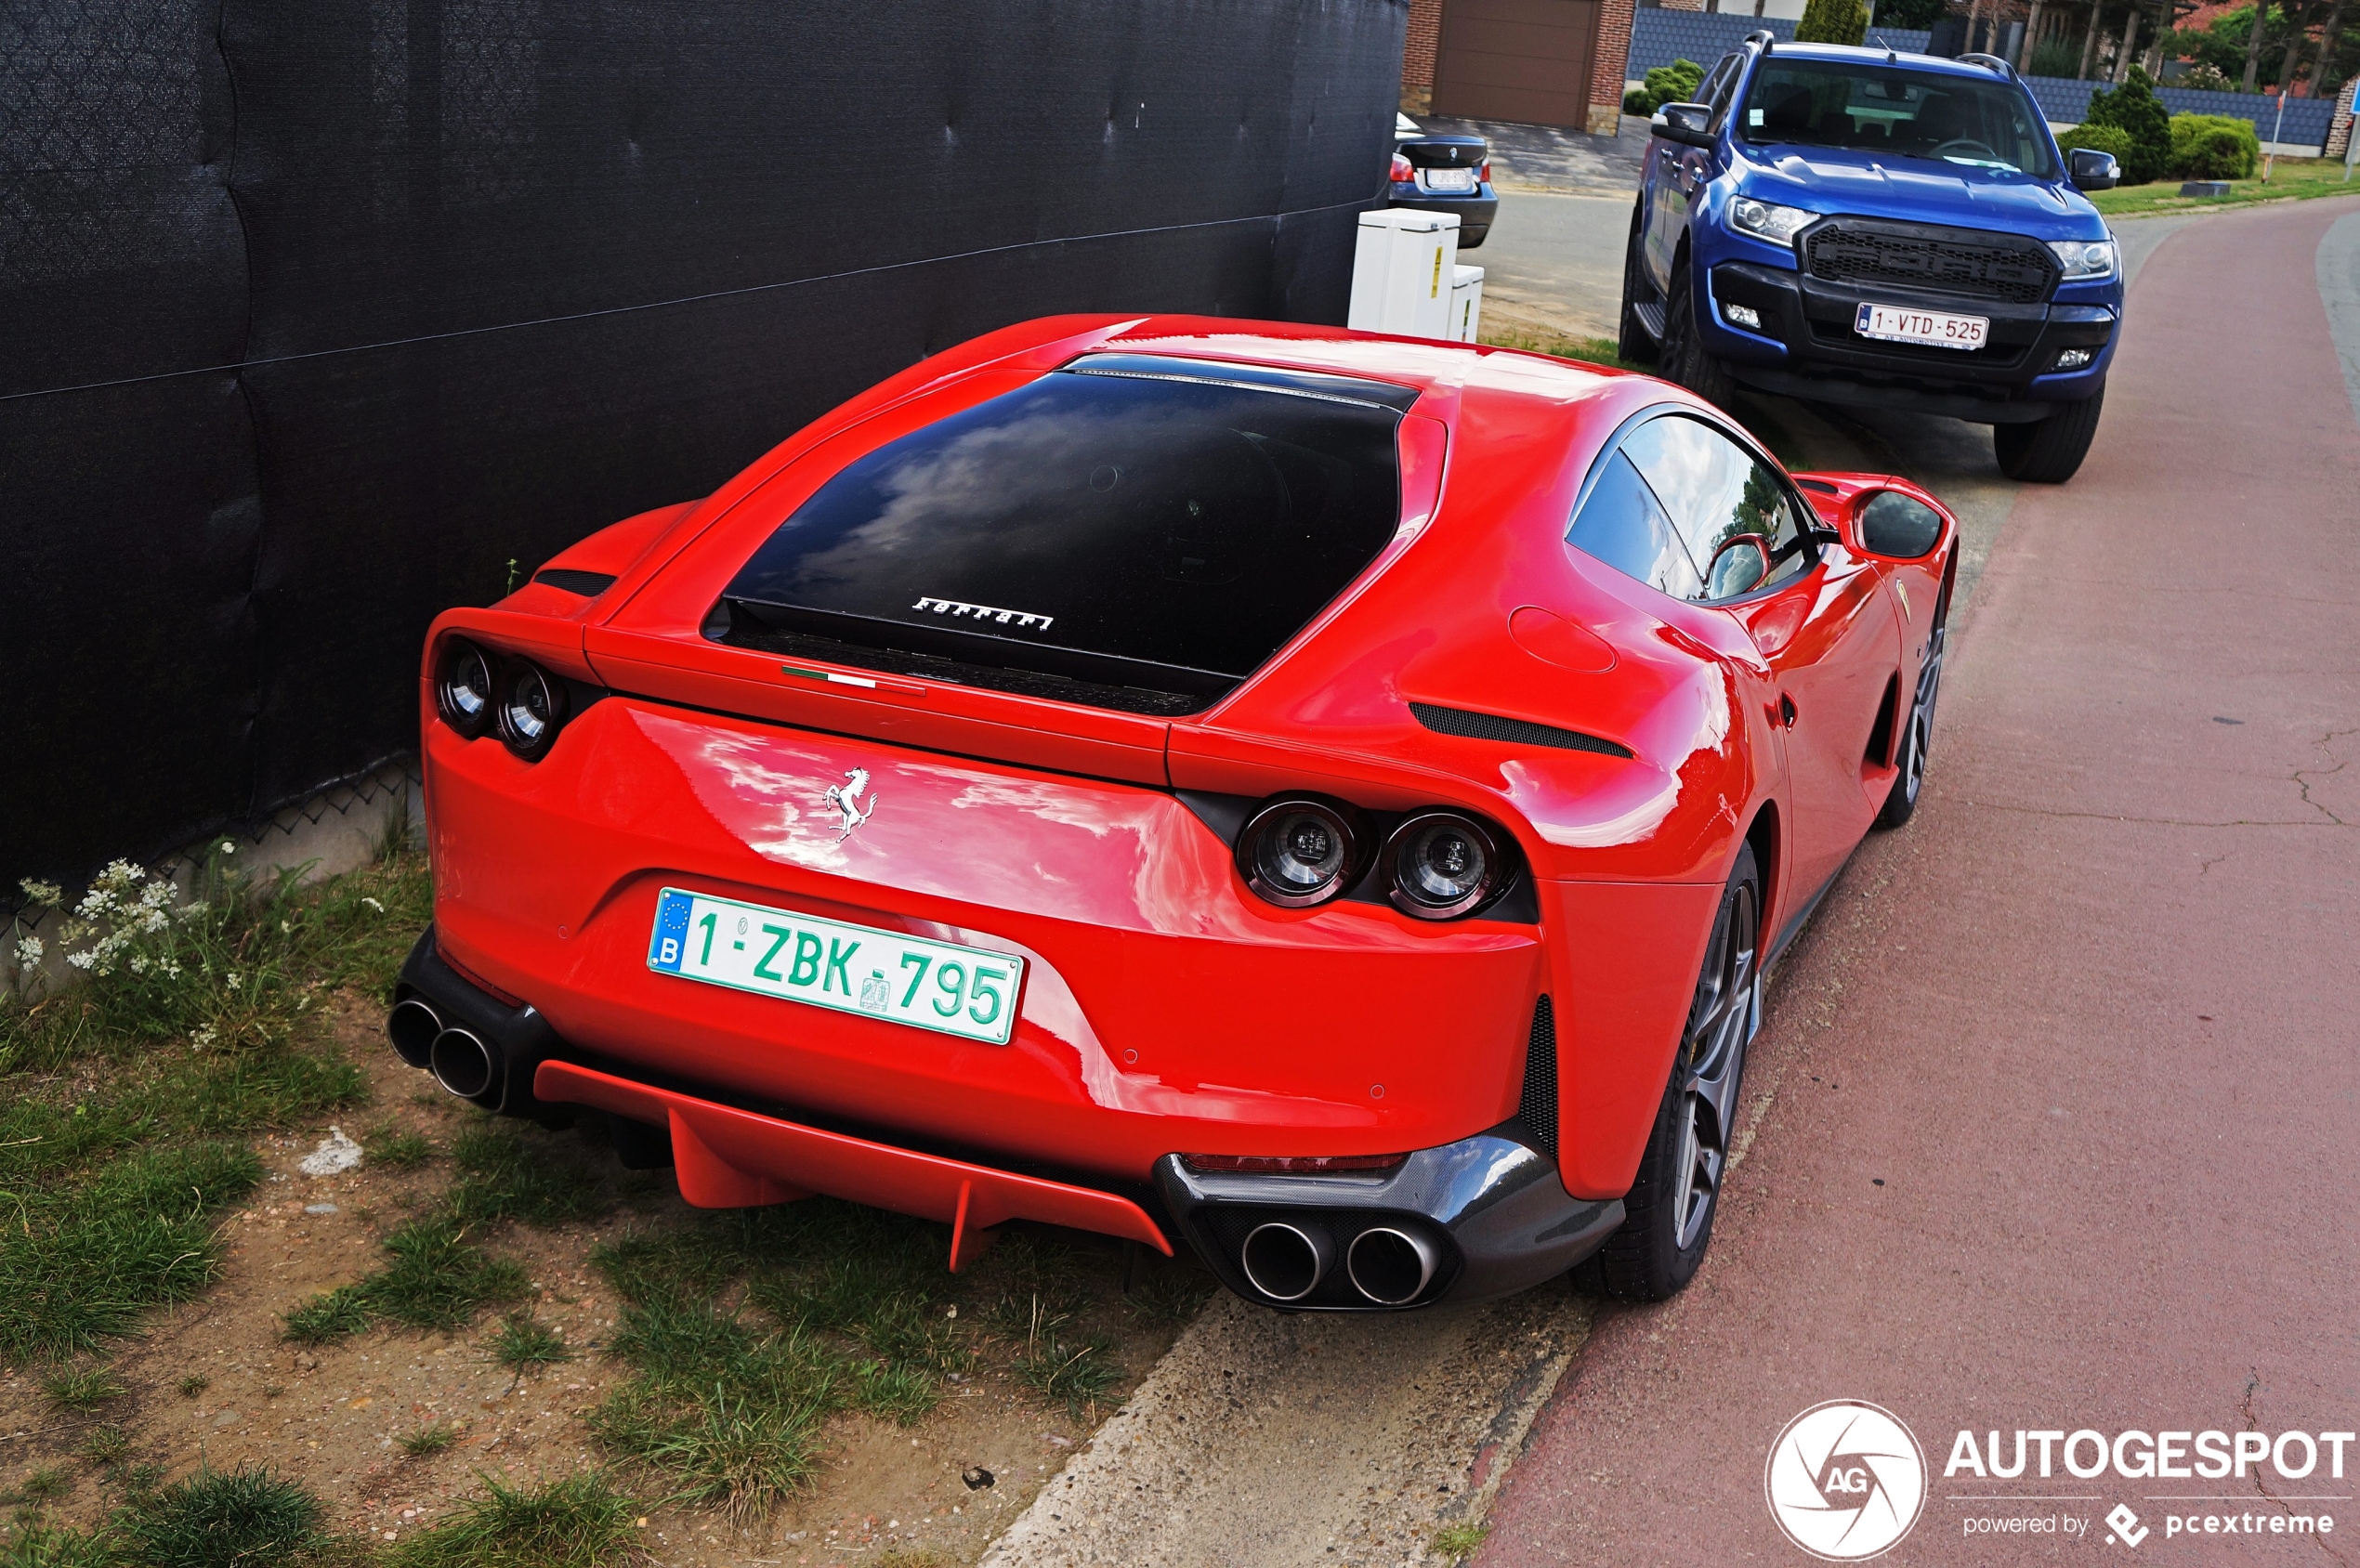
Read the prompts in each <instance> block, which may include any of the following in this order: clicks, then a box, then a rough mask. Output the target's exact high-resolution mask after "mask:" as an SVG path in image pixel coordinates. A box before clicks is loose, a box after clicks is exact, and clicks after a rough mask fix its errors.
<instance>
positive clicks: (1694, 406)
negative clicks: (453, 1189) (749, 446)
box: [390, 317, 1957, 1311]
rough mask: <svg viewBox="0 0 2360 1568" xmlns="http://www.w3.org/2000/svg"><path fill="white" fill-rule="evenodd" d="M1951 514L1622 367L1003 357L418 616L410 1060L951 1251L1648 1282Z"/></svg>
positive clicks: (1145, 344)
mask: <svg viewBox="0 0 2360 1568" xmlns="http://www.w3.org/2000/svg"><path fill="white" fill-rule="evenodd" d="M1956 538H1957V533H1956V529H1955V525H1954V524H1953V522H1952V520H1951V519H1950V517H1949V516H1947V515H1946V514H1945V513H1944V511H1943V510H1942V508H1941V507H1940V506H1938V505H1937V504H1935V503H1934V501H1933V500H1932V499H1931V498H1929V497H1928V496H1927V495H1925V494H1924V493H1923V492H1922V491H1921V490H1918V489H1916V488H1915V487H1913V486H1911V485H1909V484H1908V483H1906V482H1905V481H1902V480H1899V479H1894V478H1886V477H1872V476H1864V475H1849V474H1847V475H1832V474H1831V475H1798V476H1790V475H1789V474H1787V473H1786V472H1785V471H1784V470H1783V469H1782V468H1781V467H1780V466H1779V465H1778V464H1777V462H1775V461H1774V460H1773V459H1772V458H1771V457H1770V456H1769V455H1768V454H1767V453H1766V452H1765V451H1763V449H1762V448H1761V447H1760V446H1759V445H1758V444H1756V443H1755V442H1754V441H1753V440H1752V439H1751V438H1749V437H1748V436H1747V434H1746V433H1745V432H1744V430H1743V429H1742V428H1740V427H1739V426H1737V425H1735V424H1732V423H1731V422H1730V421H1729V420H1728V419H1727V417H1726V416H1724V414H1722V413H1721V412H1718V411H1716V410H1715V409H1713V408H1711V406H1709V405H1708V404H1706V403H1704V402H1702V401H1700V400H1699V399H1696V398H1694V397H1692V396H1690V395H1689V394H1687V393H1685V392H1684V391H1682V390H1680V389H1678V388H1676V387H1673V386H1670V385H1666V384H1664V383H1662V382H1660V381H1656V380H1653V379H1650V378H1648V377H1645V376H1639V375H1630V374H1623V373H1619V372H1613V371H1607V370H1601V369H1597V368H1594V367H1592V366H1587V365H1583V364H1579V363H1575V362H1570V361H1567V360H1561V359H1549V358H1545V357H1541V356H1538V355H1532V354H1526V353H1519V352H1514V351H1509V350H1497V349H1488V348H1478V347H1474V346H1462V345H1458V344H1442V343H1435V342H1427V341H1423V340H1411V339H1401V338H1386V337H1378V336H1372V335H1369V334H1364V333H1347V332H1340V331H1335V330H1332V329H1328V328H1318V327H1304V326H1290V325H1280V324H1270V323H1252V322H1239V321H1233V320H1209V319H1202V318H1170V317H1164V318H1153V317H1151V318H1144V319H1142V318H1074V317H1068V318H1060V319H1055V320H1043V321H1035V322H1031V323H1028V324H1025V325H1022V326H1017V327H1012V328H1009V329H1006V330H1004V331H1002V332H998V333H991V334H990V335H989V336H986V337H982V338H979V339H977V340H976V341H974V342H972V343H969V344H967V345H965V346H963V347H960V348H957V349H954V350H951V351H950V352H948V353H945V354H941V355H938V356H937V357H935V358H933V359H927V360H925V361H924V362H923V363H921V364H918V365H915V366H912V367H911V369H909V370H908V371H905V372H902V373H901V374H899V375H897V376H895V377H894V378H893V379H891V380H889V381H887V382H885V384H883V385H879V386H877V387H876V388H874V389H873V390H872V391H870V392H868V393H865V394H863V395H862V396H860V397H859V398H856V399H853V400H852V401H851V402H849V403H846V405H844V406H843V407H842V408H840V409H838V410H836V411H835V412H833V413H831V414H829V415H827V416H826V417H825V418H823V419H821V420H819V422H818V423H816V424H814V425H811V426H809V427H808V428H807V429H805V430H803V431H802V432H800V433H799V434H797V435H795V436H794V437H793V438H790V439H789V440H787V441H786V442H785V443H784V444H783V445H781V446H780V447H779V448H778V449H777V450H775V451H772V452H770V453H769V454H768V455H767V456H765V457H764V458H763V459H762V460H761V461H759V462H757V463H755V464H754V465H753V466H752V467H750V468H748V469H747V470H746V471H745V472H744V473H742V474H741V475H740V476H738V477H736V478H734V479H732V480H730V481H729V482H728V484H727V485H724V486H723V487H722V488H721V489H720V490H717V491H715V493H714V494H712V495H710V496H708V497H706V498H705V499H703V500H701V501H697V502H691V503H684V504H681V505H677V506H672V507H666V508H663V509H662V510H660V511H655V512H649V513H646V514H644V515H641V516H635V517H631V518H629V519H627V520H625V521H623V522H620V523H617V524H615V525H614V526H613V527H611V528H609V529H605V530H603V531H602V532H599V533H597V534H594V535H592V536H591V537H590V538H588V539H586V540H583V542H581V543H579V544H577V545H575V546H573V547H572V548H571V549H570V550H567V551H566V552H565V553H564V554H562V555H559V556H558V557H557V558H556V559H555V560H553V561H551V562H550V563H549V564H548V565H547V566H546V567H545V568H543V569H542V570H541V571H539V572H538V573H536V574H535V575H534V577H533V578H532V580H531V582H530V583H528V584H527V585H526V586H525V587H523V588H522V589H520V590H519V591H518V592H517V593H515V594H512V595H509V596H508V597H507V598H506V599H505V600H503V601H501V602H500V603H499V604H497V605H494V606H492V607H491V608H482V609H454V610H452V611H450V612H449V613H447V614H445V615H443V616H442V617H441V618H440V619H439V620H438V621H436V622H435V625H434V628H433V632H432V634H431V636H430V638H429V640H428V643H427V646H426V660H425V666H424V672H423V681H422V686H421V693H420V696H421V703H422V707H423V716H424V722H425V746H424V751H425V759H426V810H427V822H428V827H429V831H430V839H431V843H432V849H433V857H434V867H435V873H436V892H435V920H434V925H433V927H432V929H431V930H429V931H428V932H427V933H426V935H425V936H424V937H423V938H422V939H421V940H420V942H419V944H418V947H417V949H416V950H415V952H414V953H413V955H412V956H411V959H410V960H409V963H408V965H407V966H406V968H405V970H404V972H403V976H402V982H401V986H400V993H399V996H398V999H397V1005H396V1007H395V1009H394V1012H393V1014H392V1018H391V1025H390V1028H391V1033H392V1037H393V1042H394V1044H395V1046H396V1048H397V1049H398V1050H399V1051H400V1052H401V1054H402V1055H403V1057H404V1058H406V1059H407V1060H408V1061H410V1062H411V1063H413V1065H419V1066H424V1067H428V1068H430V1069H431V1070H432V1071H433V1073H434V1074H435V1076H436V1078H438V1079H439V1081H440V1082H441V1084H442V1085H443V1087H444V1088H446V1089H448V1090H450V1091H452V1092H454V1093H457V1094H460V1095H462V1096H465V1098H467V1099H469V1100H472V1101H474V1102H476V1103H477V1104H481V1105H483V1106H486V1107H488V1108H491V1109H493V1110H496V1111H500V1112H504V1113H508V1114H516V1115H527V1116H538V1117H543V1118H544V1119H551V1120H555V1119H559V1118H562V1117H569V1116H571V1117H600V1118H604V1120H605V1122H606V1124H607V1130H608V1132H609V1133H610V1136H611V1139H612V1141H613V1143H615V1145H616V1146H617V1148H618V1149H619V1150H620V1151H621V1152H622V1154H623V1156H624V1158H625V1159H626V1160H627V1161H630V1162H632V1163H635V1164H639V1165H643V1166H660V1165H663V1164H666V1163H668V1164H670V1165H671V1166H672V1167H673V1168H674V1169H675V1175H676V1179H677V1181H678V1183H679V1187H680V1192H681V1194H682V1196H684V1197H685V1198H686V1199H687V1200H688V1202H689V1203H691V1204H696V1205H700V1206H704V1207H712V1208H725V1207H732V1206H742V1205H752V1204H764V1203H775V1202H782V1201H789V1200H793V1199H795V1198H799V1197H803V1196H807V1195H810V1194H814V1193H823V1194H832V1195H834V1196H839V1197H843V1198H848V1199H852V1200H855V1201H858V1202H860V1203H866V1204H874V1205H880V1206H883V1207H885V1208H889V1209H898V1210H901V1211H904V1212H907V1213H911V1214H916V1215H923V1216H926V1217H929V1218H932V1219H936V1220H939V1221H942V1222H947V1223H949V1224H950V1225H951V1227H952V1231H951V1267H953V1268H954V1269H955V1268H957V1267H958V1266H959V1265H960V1263H961V1261H963V1259H964V1258H971V1257H973V1256H974V1254H975V1251H976V1250H977V1248H978V1247H979V1246H981V1245H982V1244H984V1243H985V1242H986V1241H988V1239H989V1233H990V1228H991V1227H993V1226H995V1225H998V1224H1001V1223H1003V1222H1009V1221H1013V1220H1031V1221H1041V1222H1052V1223H1055V1224H1058V1225H1066V1226H1075V1227H1080V1228H1082V1229H1085V1230H1091V1231H1095V1232H1099V1233H1103V1234H1105V1235H1112V1236H1118V1237H1125V1238H1128V1239H1130V1240H1133V1241H1135V1242H1138V1243H1141V1244H1143V1245H1145V1246H1148V1247H1153V1248H1159V1249H1161V1250H1162V1251H1165V1252H1167V1253H1169V1252H1171V1251H1173V1249H1174V1248H1180V1247H1187V1248H1193V1249H1194V1250H1195V1252H1196V1253H1197V1254H1198V1255H1199V1256H1200V1257H1201V1258H1202V1259H1203V1261H1205V1263H1206V1264H1207V1265H1208V1266H1210V1267H1211V1268H1212V1270H1213V1272H1214V1273H1215V1274H1218V1275H1219V1276H1220V1277H1221V1278H1222V1279H1223V1280H1224V1281H1225V1282H1226V1283H1227V1284H1228V1286H1229V1287H1231V1288H1232V1289H1234V1290H1236V1291H1238V1292H1239V1294H1240V1295H1243V1296H1245V1297H1246V1298H1247V1299H1249V1300H1254V1301H1258V1302H1263V1303H1265V1304H1268V1305H1273V1306H1283V1307H1288V1308H1291V1309H1296V1310H1313V1311H1320V1310H1325V1311H1380V1310H1389V1309H1397V1308H1405V1307H1416V1306H1423V1305H1427V1304H1430V1303H1433V1302H1436V1301H1441V1300H1480V1299H1483V1298H1485V1297H1488V1296H1496V1295H1499V1294H1501V1293H1503V1292H1507V1291H1512V1290H1516V1289H1520V1288H1523V1287H1527V1286H1530V1285H1532V1284H1534V1283H1536V1282H1538V1281H1541V1280H1544V1279H1549V1278H1552V1277H1554V1276H1557V1275H1561V1274H1565V1273H1567V1271H1568V1270H1570V1269H1574V1268H1576V1267H1580V1268H1582V1269H1585V1270H1588V1271H1590V1272H1591V1274H1592V1277H1593V1280H1594V1282H1595V1283H1596V1284H1597V1285H1599V1286H1601V1287H1605V1288H1606V1289H1608V1290H1611V1291H1613V1292H1615V1293H1617V1294H1619V1295H1624V1296H1631V1297H1645V1298H1654V1297H1661V1296H1665V1295H1668V1294H1670V1293H1671V1292H1672V1291H1674V1290H1677V1289H1678V1288H1679V1287H1681V1286H1682V1285H1684V1284H1685V1282H1686V1281H1687V1279H1688V1277H1689V1276H1690V1275H1691V1274H1693V1273H1694V1272H1695V1270H1696V1267H1697V1264H1698V1260H1699V1259H1700V1258H1701V1257H1702V1255H1703V1252H1704V1249H1705V1245H1706V1242H1707V1240H1708V1238H1709V1236H1710V1235H1711V1226H1712V1220H1713V1212H1714V1206H1715V1200H1716V1197H1717V1196H1718V1193H1719V1190H1720V1186H1721V1183H1722V1181H1723V1178H1724V1172H1725V1170H1726V1169H1727V1163H1728V1158H1729V1150H1730V1144H1731V1134H1732V1130H1733V1129H1732V1123H1733V1121H1734V1119H1735V1117H1736V1115H1737V1104H1738V1101H1737V1093H1738V1085H1739V1081H1740V1078H1741V1075H1742V1073H1743V1070H1744V1066H1745V1057H1746V1050H1747V1046H1748V1043H1749V1041H1750V1039H1751V1038H1752V1036H1753V1034H1754V1032H1755V1030H1756V1028H1757V1026H1758V1025H1759V1021H1760V1016H1761V1006H1762V1004H1761V988H1762V975H1763V966H1764V964H1765V963H1766V962H1767V961H1768V960H1770V959H1771V958H1772V957H1773V956H1774V955H1776V954H1777V951H1778V949H1779V947H1780V944H1781V943H1782V942H1784V941H1786V940H1789V939H1790V938H1791V936H1792V935H1793V934H1794V933H1795V931H1796V930H1797V929H1798V928H1799V927H1800V925H1801V924H1802V922H1803V920H1804V919H1805V917H1806V916H1807V915H1808V914H1809V913H1810V910H1811V908H1812V905H1813V902H1814V900H1815V899H1816V898H1817V897H1818V896H1819V895H1820V894H1821V893H1822V892H1823V891H1824V890H1825V889H1826V887H1827V886H1828V885H1829V882H1830V881H1831V880H1832V879H1833V878H1834V877H1835V875H1836V874H1837V872H1838V871H1839V869H1841V868H1842V865H1843V864H1844V861H1845V858H1846V857H1847V856H1849V855H1850V854H1851V853H1852V850H1853V848H1854V847H1855V845H1856V844H1857V843H1859V842H1860V840H1861V839H1862V837H1863V836H1864V835H1865V834H1866V833H1867V832H1868V830H1869V829H1870V827H1871V826H1872V825H1875V824H1880V823H1881V824H1883V825H1886V826H1895V825H1898V824H1899V823H1901V822H1903V821H1905V820H1906V819H1907V818H1908V817H1909V815H1910V813H1911V811H1912V810H1913V808H1914V807H1915V805H1916V804H1917V800H1918V791H1919V787H1920V782H1921V778H1922V777H1923V771H1924V766H1925V759H1926V750H1927V742H1928V737H1929V733H1930V725H1931V723H1932V719H1933V713H1934V697H1935V693H1936V689H1937V686H1938V685H1939V681H1940V675H1941V669H1942V647H1943V625H1944V619H1945V614H1946V611H1947V607H1948V602H1949V594H1950V585H1951V579H1952V567H1953V564H1954V560H1955V555H1956Z"/></svg>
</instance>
